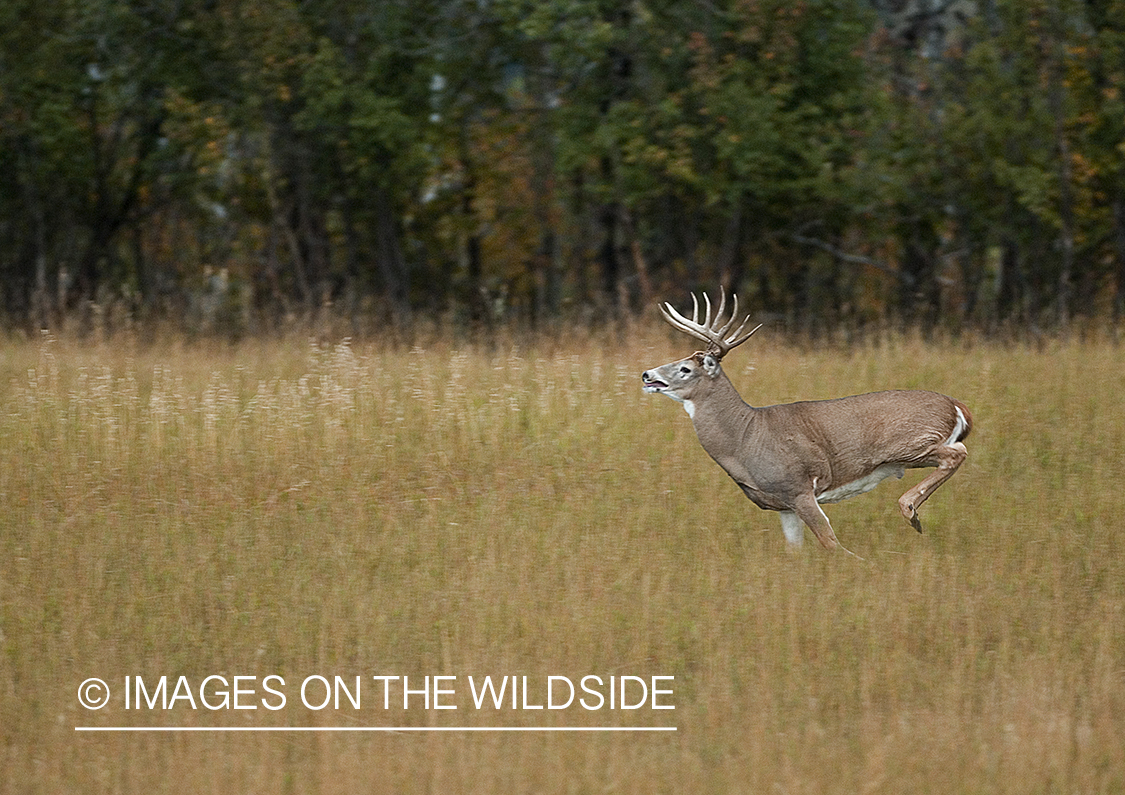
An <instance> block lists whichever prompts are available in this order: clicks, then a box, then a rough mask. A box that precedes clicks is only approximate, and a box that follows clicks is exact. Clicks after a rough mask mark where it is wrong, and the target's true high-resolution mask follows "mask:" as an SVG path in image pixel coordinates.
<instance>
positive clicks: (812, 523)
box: [641, 293, 973, 549]
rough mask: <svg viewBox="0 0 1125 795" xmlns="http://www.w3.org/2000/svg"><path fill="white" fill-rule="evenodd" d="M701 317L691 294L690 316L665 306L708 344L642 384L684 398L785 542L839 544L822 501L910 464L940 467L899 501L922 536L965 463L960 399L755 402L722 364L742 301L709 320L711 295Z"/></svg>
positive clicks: (736, 335) (921, 396)
mask: <svg viewBox="0 0 1125 795" xmlns="http://www.w3.org/2000/svg"><path fill="white" fill-rule="evenodd" d="M703 298H704V301H705V303H706V307H707V309H706V315H705V316H704V319H703V322H702V323H700V322H699V301H698V300H697V299H696V297H695V295H694V294H693V295H692V304H693V311H692V317H691V320H688V319H687V318H686V317H684V316H683V315H681V314H680V313H679V312H677V311H676V310H675V309H674V308H673V307H672V305H671V304H668V303H665V304H663V305H661V307H660V311H661V312H662V313H663V314H664V319H665V320H667V321H668V322H669V323H670V324H672V326H674V327H675V328H677V329H679V330H680V331H683V332H685V333H687V334H690V335H691V336H693V337H696V338H697V339H700V340H702V341H704V342H706V343H707V349H706V350H703V351H697V352H696V353H693V354H692V355H691V356H689V357H688V358H686V359H681V360H679V361H677V362H671V363H670V364H665V365H661V366H660V367H656V368H654V369H652V370H646V371H645V372H644V373H642V375H641V380H642V382H643V384H644V391H645V392H649V393H659V394H663V395H667V396H668V397H670V398H672V399H673V400H677V401H679V402H680V403H683V405H684V408H685V409H687V413H688V416H689V417H691V422H692V425H694V426H695V432H696V434H697V435H698V436H699V443H700V444H701V445H703V449H704V450H706V451H707V453H708V455H710V456H711V457H712V458H713V459H715V462H716V463H718V465H719V466H721V467H722V468H723V469H724V470H726V473H727V474H728V475H730V476H731V478H732V479H733V480H734V482H735V483H737V484H738V485H739V487H740V488H741V489H742V491H743V493H744V494H745V495H746V496H747V497H749V498H750V499H751V500H752V501H753V502H754V504H755V505H757V506H758V507H759V508H764V509H766V510H769V511H778V512H779V513H780V514H781V529H782V530H783V531H784V533H785V538H786V540H787V541H788V542H789V543H790V544H792V545H798V544H800V543H801V542H802V540H803V538H804V532H803V530H802V528H801V522H804V523H805V524H806V525H808V527H809V529H810V530H812V531H813V533H814V534H815V535H816V537H817V540H818V541H820V543H821V545H822V546H824V547H825V548H826V549H833V548H835V547H836V546H839V543H840V542H839V541H837V540H836V534H835V533H834V532H833V531H832V525H831V524H830V523H829V522H828V517H827V516H825V514H824V511H823V510H821V508H820V503H831V502H840V501H841V500H846V499H847V498H849V497H854V496H856V495H857V494H863V493H864V492H866V491H870V490H871V489H873V488H875V486H877V485H878V484H879V483H880V482H881V481H882V480H884V479H885V478H888V477H890V476H892V475H894V476H895V477H898V478H901V477H902V476H903V474H904V473H905V471H906V469H907V468H914V467H937V470H936V471H934V472H931V473H930V474H929V475H928V476H927V477H926V478H925V479H923V480H922V481H921V482H919V483H918V485H916V486H914V487H913V488H912V489H910V490H909V491H907V492H906V493H905V494H903V495H902V497H900V498H899V501H898V506H899V510H901V511H902V515H903V516H904V517H905V518H906V519H907V521H909V522H910V524H911V526H913V527H914V529H915V530H917V531H918V532H919V533H920V532H922V523H921V522H920V521H919V520H918V508H920V507H921V505H922V503H923V502H925V501H926V500H927V499H928V498H929V496H930V495H931V494H933V493H934V491H935V490H936V489H937V488H938V486H940V485H941V484H942V483H944V482H945V481H946V480H948V479H949V478H950V476H952V475H953V473H954V472H956V471H957V468H958V467H959V466H961V463H962V462H963V461H964V460H965V456H966V450H965V445H963V444H962V443H961V442H962V440H963V439H964V438H965V437H966V436H968V435H969V431H970V430H971V429H972V427H973V417H972V414H970V413H969V409H968V407H967V406H965V404H964V403H962V402H961V401H959V400H954V399H953V398H951V397H946V396H945V395H940V394H938V393H937V392H926V391H922V390H895V391H889V392H871V393H869V394H866V395H853V396H852V397H842V398H836V399H834V400H816V401H802V402H799V403H785V404H782V405H778V406H765V407H762V408H754V407H753V406H750V405H747V404H746V402H745V401H743V400H742V398H741V397H740V396H739V394H738V392H737V391H736V390H735V388H734V385H733V384H731V382H730V380H729V379H728V378H727V376H726V374H725V373H723V369H722V367H721V366H720V364H719V363H720V361H721V360H722V358H723V357H724V356H726V355H727V354H728V353H730V351H731V350H732V349H734V348H735V347H737V346H739V345H741V344H742V343H744V342H746V340H748V339H750V335H751V334H753V333H754V332H755V331H757V330H758V328H761V326H758V327H756V328H753V329H751V330H750V331H748V332H746V333H745V334H743V329H745V327H746V324H747V322H748V321H749V318H746V320H743V321H742V325H740V326H739V327H738V328H737V329H736V330H735V331H734V332H733V333H729V334H728V332H730V330H731V328H732V327H733V326H734V324H735V322H736V320H737V318H738V298H737V297H734V308H733V310H732V311H731V316H730V319H729V320H727V321H726V322H725V323H724V322H723V312H724V310H725V308H726V295H725V293H723V294H721V298H720V300H719V309H718V311H717V312H716V313H715V319H714V322H712V320H711V299H710V298H708V297H707V295H706V294H704V296H703Z"/></svg>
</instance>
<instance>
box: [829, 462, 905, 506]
mask: <svg viewBox="0 0 1125 795" xmlns="http://www.w3.org/2000/svg"><path fill="white" fill-rule="evenodd" d="M905 474H906V469H905V468H904V467H903V466H902V465H901V464H883V465H882V466H881V467H877V468H876V469H875V471H874V472H872V473H871V474H870V475H864V476H863V477H861V478H859V479H858V480H853V481H852V482H851V483H845V484H844V485H843V486H837V487H836V488H834V489H829V490H828V491H826V492H824V493H823V494H818V495H816V501H817V502H823V503H829V502H840V501H842V500H846V499H848V498H849V497H855V496H856V495H857V494H863V493H864V492H866V491H871V489H873V488H875V487H876V486H878V485H879V484H880V483H882V482H883V481H884V480H886V479H887V478H889V477H891V476H892V475H894V476H895V477H896V478H901V477H902V476H903V475H905Z"/></svg>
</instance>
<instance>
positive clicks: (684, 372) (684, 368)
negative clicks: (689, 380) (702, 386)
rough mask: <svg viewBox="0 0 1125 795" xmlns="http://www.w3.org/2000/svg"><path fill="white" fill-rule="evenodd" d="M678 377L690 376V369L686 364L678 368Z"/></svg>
mask: <svg viewBox="0 0 1125 795" xmlns="http://www.w3.org/2000/svg"><path fill="white" fill-rule="evenodd" d="M680 375H691V368H690V367H688V366H687V365H686V364H685V365H683V366H682V367H680Z"/></svg>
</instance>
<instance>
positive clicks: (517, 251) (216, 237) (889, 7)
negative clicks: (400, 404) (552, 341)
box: [0, 0, 1125, 331]
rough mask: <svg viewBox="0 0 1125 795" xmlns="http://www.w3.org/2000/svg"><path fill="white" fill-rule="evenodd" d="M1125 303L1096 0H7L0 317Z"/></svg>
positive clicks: (1116, 90)
mask: <svg viewBox="0 0 1125 795" xmlns="http://www.w3.org/2000/svg"><path fill="white" fill-rule="evenodd" d="M718 285H722V286H724V287H726V288H727V289H733V290H737V291H738V293H739V294H740V297H741V298H742V299H743V302H744V303H745V305H747V306H748V307H749V308H750V309H751V310H752V311H755V312H756V313H759V314H765V315H769V316H774V317H776V318H777V319H778V320H779V321H784V322H786V323H788V324H790V326H792V327H794V328H804V329H811V330H813V331H815V330H817V329H820V328H827V327H829V326H831V325H834V324H839V323H847V324H853V325H856V326H862V325H866V324H870V323H887V322H893V323H906V324H920V325H922V326H924V327H934V326H940V325H946V326H950V327H960V326H963V325H966V324H971V325H975V326H979V327H984V328H988V329H996V328H1002V327H1006V326H1018V327H1033V328H1043V327H1064V328H1065V327H1067V326H1068V325H1070V324H1072V323H1073V322H1075V321H1076V320H1078V319H1082V318H1095V319H1111V320H1112V321H1113V322H1114V323H1118V322H1119V321H1120V320H1121V319H1122V317H1123V316H1125V0H1083V1H1080V0H624V1H613V0H411V1H410V2H406V0H48V2H43V1H42V0H10V1H9V2H7V3H4V4H3V5H2V6H0V313H2V316H3V318H4V321H5V322H6V323H7V325H9V326H16V327H25V328H39V327H46V328H49V327H52V326H55V325H58V324H59V323H61V322H63V320H64V319H67V318H75V317H77V318H89V317H90V316H91V314H98V313H102V314H104V313H106V312H116V313H119V314H120V315H122V316H127V317H129V318H134V319H146V318H161V317H171V318H175V319H177V320H178V321H183V322H185V323H188V324H194V325H197V326H198V325H202V326H206V327H219V328H227V329H230V330H247V329H254V328H269V327H271V326H272V325H273V324H275V323H278V322H284V321H285V320H287V319H288V320H292V319H294V318H296V319H301V318H309V317H312V316H315V315H316V313H319V312H325V311H329V312H333V313H337V314H339V315H340V316H343V317H352V318H371V319H375V321H376V322H395V323H410V322H411V320H413V319H415V318H418V317H419V316H423V315H424V316H443V317H450V318H454V319H456V320H460V321H465V322H491V321H494V320H501V319H505V318H508V317H520V318H526V319H528V320H529V321H531V322H548V321H551V320H553V319H555V318H560V317H568V316H569V317H578V318H582V317H587V316H589V315H590V314H593V313H595V312H597V313H603V312H610V313H624V312H631V311H636V310H637V309H639V308H641V307H645V306H648V305H650V304H651V303H652V302H654V301H655V300H657V298H670V299H674V300H677V301H680V300H682V299H683V298H684V297H685V296H686V293H687V291H688V290H690V289H694V288H709V289H712V290H713V289H714V288H715V287H716V286H718Z"/></svg>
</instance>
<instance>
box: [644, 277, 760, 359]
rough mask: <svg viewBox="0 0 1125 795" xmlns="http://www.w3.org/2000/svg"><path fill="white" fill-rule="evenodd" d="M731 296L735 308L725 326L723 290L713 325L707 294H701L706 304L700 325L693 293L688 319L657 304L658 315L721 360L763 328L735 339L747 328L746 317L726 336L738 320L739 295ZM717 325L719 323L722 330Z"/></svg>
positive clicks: (724, 294)
mask: <svg viewBox="0 0 1125 795" xmlns="http://www.w3.org/2000/svg"><path fill="white" fill-rule="evenodd" d="M731 297H732V298H733V299H734V308H733V309H732V310H731V315H730V319H729V320H728V321H727V322H726V323H723V310H724V309H726V306H727V295H726V291H725V290H722V289H720V290H719V311H718V312H716V313H715V322H714V323H712V322H711V299H710V298H708V297H707V293H704V294H703V301H704V303H705V304H706V305H707V311H706V314H705V315H704V317H703V322H702V323H700V322H699V299H698V298H696V297H695V293H692V294H691V303H692V310H691V320H688V319H687V318H686V317H684V316H683V315H681V314H680V313H679V312H677V311H676V310H675V308H674V307H673V306H672V305H671V304H669V303H668V302H665V303H663V304H661V305H660V312H661V313H662V314H663V315H664V319H665V320H667V321H668V322H669V323H670V324H671V325H672V326H673V327H674V328H677V329H679V330H680V331H683V332H684V333H686V334H690V335H691V336H693V337H695V338H696V339H700V340H703V341H704V342H706V343H707V352H708V353H711V354H713V355H714V356H715V358H716V359H722V358H723V357H724V356H726V355H727V354H728V353H730V352H731V350H732V349H734V348H736V347H738V346H739V345H741V344H742V343H744V342H746V340H748V339H750V335H752V334H753V333H754V332H755V331H757V330H758V329H760V328H761V327H762V326H761V324H759V325H757V326H755V327H754V328H752V329H750V331H748V332H746V334H744V335H743V336H741V337H740V336H738V335H739V334H742V329H744V328H746V324H747V323H749V322H750V316H749V315H747V316H746V319H745V320H743V321H742V325H740V326H739V327H738V329H737V330H736V331H735V332H734V333H733V334H731V335H730V336H729V337H728V336H727V332H728V331H730V328H731V326H733V325H734V322H735V321H736V320H737V319H738V296H737V295H734V294H732V295H731ZM720 324H722V326H721V327H720Z"/></svg>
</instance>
